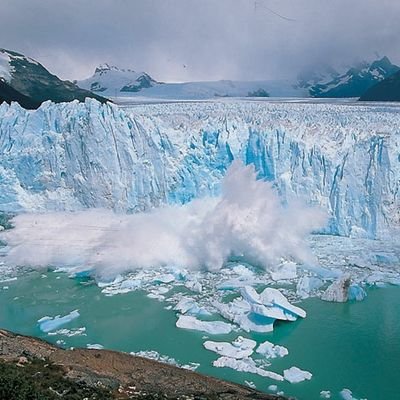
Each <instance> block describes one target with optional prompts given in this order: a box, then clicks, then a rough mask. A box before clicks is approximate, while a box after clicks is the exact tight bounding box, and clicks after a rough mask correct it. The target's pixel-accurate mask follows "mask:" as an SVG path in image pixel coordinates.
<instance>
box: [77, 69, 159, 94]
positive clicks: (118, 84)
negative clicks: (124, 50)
mask: <svg viewBox="0 0 400 400" xmlns="http://www.w3.org/2000/svg"><path fill="white" fill-rule="evenodd" d="M78 85H79V87H81V88H83V89H86V90H91V91H93V92H96V93H102V94H106V95H109V96H116V95H117V96H120V95H121V94H124V93H126V94H131V93H137V92H140V91H141V90H142V89H147V88H151V87H153V86H156V85H161V83H160V82H157V81H155V80H154V79H153V78H152V77H151V76H150V75H148V74H146V73H145V72H135V71H133V70H131V69H122V68H118V67H115V66H113V65H109V64H102V65H99V66H98V67H97V68H96V69H95V71H94V74H93V76H91V77H90V78H88V79H84V80H82V81H79V82H78Z"/></svg>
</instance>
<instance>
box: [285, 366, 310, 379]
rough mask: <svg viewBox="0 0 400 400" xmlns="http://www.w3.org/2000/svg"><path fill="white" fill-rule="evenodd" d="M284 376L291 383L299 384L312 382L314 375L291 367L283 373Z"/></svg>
mask: <svg viewBox="0 0 400 400" xmlns="http://www.w3.org/2000/svg"><path fill="white" fill-rule="evenodd" d="M283 376H284V377H285V379H286V380H287V381H288V382H290V383H299V382H303V381H304V380H310V379H311V378H312V373H311V372H308V371H303V370H301V369H300V368H297V367H291V368H289V369H285V370H284V371H283Z"/></svg>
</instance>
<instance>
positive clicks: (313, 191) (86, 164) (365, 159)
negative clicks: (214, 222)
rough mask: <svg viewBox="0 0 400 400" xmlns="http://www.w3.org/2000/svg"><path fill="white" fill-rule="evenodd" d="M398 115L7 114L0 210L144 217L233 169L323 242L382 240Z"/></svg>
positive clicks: (86, 108) (238, 106)
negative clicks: (241, 169)
mask: <svg viewBox="0 0 400 400" xmlns="http://www.w3.org/2000/svg"><path fill="white" fill-rule="evenodd" d="M399 127H400V113H399V108H398V107H395V106H390V105H385V106H383V105H346V104H317V103H316V104H313V103H298V102H296V103H280V102H272V101H269V102H263V101H245V100H220V101H212V102H187V103H168V104H139V105H130V106H129V105H125V106H123V107H122V106H118V105H114V104H104V105H102V104H100V103H98V102H97V101H95V100H90V99H89V100H87V101H86V102H85V103H78V102H71V103H62V104H53V103H51V102H46V103H44V104H43V105H42V106H41V107H40V108H39V109H38V110H36V111H27V110H24V109H22V108H21V107H20V106H19V105H18V104H15V103H13V104H12V105H7V104H5V103H3V104H2V105H1V106H0V154H1V158H0V188H1V191H0V210H1V211H3V212H17V213H18V212H23V211H44V210H46V211H49V210H82V209H86V208H108V209H113V210H115V211H117V212H128V213H132V212H139V211H145V210H149V209H151V208H153V207H157V206H160V205H162V204H184V203H187V202H189V201H190V200H192V199H194V198H197V197H202V196H207V195H216V194H218V193H219V191H220V182H221V179H222V177H223V176H224V174H225V171H226V170H227V168H228V166H229V165H230V164H231V163H232V161H233V160H234V159H239V160H242V161H243V162H244V163H245V164H254V166H255V167H256V170H257V172H258V177H259V178H263V179H266V180H269V181H272V182H273V183H274V186H275V187H276V188H277V190H278V191H279V193H280V195H281V197H282V201H284V202H285V201H289V200H291V199H293V198H301V199H303V200H306V201H307V202H308V203H309V204H311V205H319V206H322V207H323V208H324V209H326V210H327V211H328V213H329V216H330V218H329V223H328V225H327V227H326V228H325V229H324V230H323V231H322V232H321V233H329V234H334V235H342V236H355V237H366V238H378V237H384V236H385V235H387V234H388V232H390V231H391V230H392V229H393V228H397V227H398V226H399V221H400V211H399V210H400V196H399V193H400V190H399V188H400V153H399V152H400V150H399V149H400V134H399V132H400V128H399Z"/></svg>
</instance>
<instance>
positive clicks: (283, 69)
mask: <svg viewBox="0 0 400 400" xmlns="http://www.w3.org/2000/svg"><path fill="white" fill-rule="evenodd" d="M0 8H1V15H0V21H1V23H0V47H5V48H8V49H13V50H16V51H20V52H23V53H24V54H26V55H29V56H31V57H33V58H36V59H37V60H38V61H40V62H42V63H43V64H44V65H45V66H47V67H48V68H49V69H50V70H51V71H52V72H54V73H56V74H58V75H59V76H61V77H63V78H66V79H82V78H85V77H88V76H89V75H91V74H92V72H93V69H94V68H95V66H96V65H98V64H99V63H103V62H110V63H113V64H116V65H120V66H125V67H130V68H133V69H135V70H144V71H147V72H149V73H150V74H151V75H153V76H154V77H155V78H156V79H159V80H164V81H185V80H214V79H224V78H225V79H245V80H252V79H273V78H277V77H287V76H292V75H294V74H296V73H297V72H298V71H299V70H301V69H302V68H304V67H305V66H306V65H308V64H315V63H322V62H323V63H328V64H335V65H337V64H348V63H351V62H354V61H355V60H361V59H364V58H367V59H371V58H372V57H373V55H374V52H375V51H376V52H378V53H379V54H380V55H388V56H389V57H390V58H391V59H392V61H393V62H397V63H398V64H400V52H398V39H399V38H400V24H399V23H398V16H399V15H400V2H398V1H396V0H380V1H379V2H378V1H376V0H351V1H349V0H256V1H255V0H68V1H61V0H0ZM277 14H279V15H281V16H282V17H280V16H279V15H277ZM283 17H284V18H283ZM286 18H289V19H293V20H294V21H290V20H288V19H286Z"/></svg>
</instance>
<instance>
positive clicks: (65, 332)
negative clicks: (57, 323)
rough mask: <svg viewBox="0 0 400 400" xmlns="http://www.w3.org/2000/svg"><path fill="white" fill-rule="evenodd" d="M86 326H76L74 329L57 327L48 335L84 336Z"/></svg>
mask: <svg viewBox="0 0 400 400" xmlns="http://www.w3.org/2000/svg"><path fill="white" fill-rule="evenodd" d="M85 332H86V328H85V327H82V328H76V329H58V330H56V331H53V332H49V333H48V335H49V336H60V335H61V336H67V337H73V336H86V333H85Z"/></svg>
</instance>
